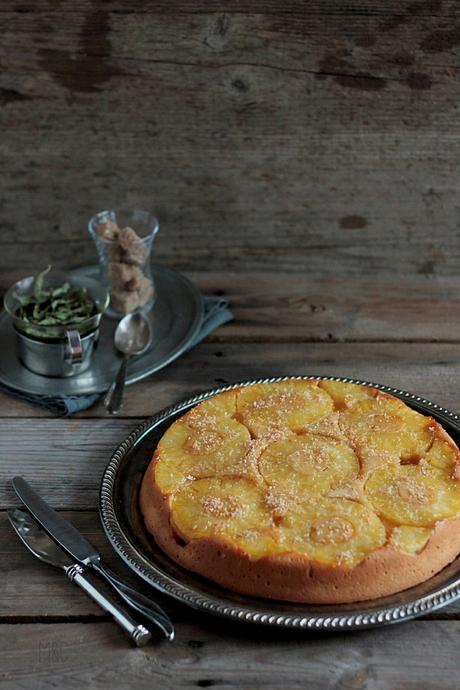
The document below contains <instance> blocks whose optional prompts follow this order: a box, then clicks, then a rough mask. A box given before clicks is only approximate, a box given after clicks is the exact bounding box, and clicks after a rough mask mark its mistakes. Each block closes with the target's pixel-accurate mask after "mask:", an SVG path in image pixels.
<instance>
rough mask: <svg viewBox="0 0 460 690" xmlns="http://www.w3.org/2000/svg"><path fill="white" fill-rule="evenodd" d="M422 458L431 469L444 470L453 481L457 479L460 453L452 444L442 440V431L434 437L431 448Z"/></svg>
mask: <svg viewBox="0 0 460 690" xmlns="http://www.w3.org/2000/svg"><path fill="white" fill-rule="evenodd" d="M441 434H442V435H441ZM423 458H424V459H425V460H427V461H428V462H429V463H430V465H432V466H433V467H437V468H438V469H440V470H444V471H446V472H448V473H450V474H451V476H453V477H454V478H455V479H459V477H457V476H456V475H457V473H458V467H459V465H460V451H459V449H458V448H456V447H455V446H454V445H453V443H452V442H449V441H447V440H446V439H445V438H443V430H441V433H440V434H439V435H438V436H436V438H435V439H434V441H433V444H432V446H431V448H429V449H428V450H427V451H426V453H424V455H423Z"/></svg>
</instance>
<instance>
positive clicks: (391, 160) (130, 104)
mask: <svg viewBox="0 0 460 690" xmlns="http://www.w3.org/2000/svg"><path fill="white" fill-rule="evenodd" d="M332 5H333V3H329V4H328V7H329V10H325V12H326V14H324V15H321V14H318V12H320V11H321V8H320V4H319V3H316V4H315V5H314V8H316V13H315V11H313V12H311V13H310V11H309V8H304V9H302V10H300V9H297V11H296V12H294V11H293V7H294V6H293V5H290V6H289V7H288V10H287V11H288V12H289V11H291V12H292V14H290V15H286V16H277V15H276V14H270V13H268V14H264V13H262V12H260V11H259V12H256V13H252V14H249V13H248V9H247V8H244V9H245V11H244V12H241V13H239V14H233V13H229V14H216V13H215V12H214V11H212V12H210V13H204V14H203V13H199V14H193V13H190V14H183V13H179V14H172V13H171V14H169V15H166V14H158V15H155V20H154V21H150V22H149V21H146V20H145V16H144V14H142V13H141V14H139V15H136V14H133V13H132V11H131V10H130V7H131V5H130V4H129V3H127V2H123V3H122V2H119V3H116V4H114V5H109V8H108V9H109V11H106V9H104V10H102V9H100V8H97V9H94V6H93V5H91V6H90V5H88V4H86V3H83V4H81V5H80V6H79V7H77V11H76V12H73V14H72V13H71V14H69V12H71V10H72V8H73V7H74V3H71V2H70V1H67V2H64V3H60V5H59V8H58V10H57V11H54V12H50V13H49V14H47V13H46V12H42V13H41V14H39V15H36V14H35V13H34V12H33V11H32V12H11V13H10V14H8V13H2V20H3V22H4V24H5V30H4V31H3V33H2V36H3V41H2V46H1V47H0V59H1V61H2V65H3V69H2V76H1V80H0V88H1V89H2V90H1V91H0V100H1V102H2V104H3V106H4V107H2V109H1V119H2V126H3V128H4V129H5V130H8V131H9V132H10V136H8V137H4V138H3V139H2V143H1V148H0V151H1V154H2V157H3V161H4V165H3V169H4V170H5V171H7V174H5V175H4V177H3V179H2V189H3V196H4V199H5V203H4V204H3V206H2V209H1V213H0V223H1V227H2V253H1V255H0V267H3V268H6V267H9V266H11V265H13V264H15V263H16V264H17V263H18V262H20V263H21V264H22V265H24V266H26V265H27V266H32V265H35V264H36V262H37V259H40V261H42V262H46V261H48V260H51V261H52V262H53V263H59V264H61V265H63V266H65V265H67V266H70V265H76V264H78V263H81V262H86V261H90V260H92V259H93V257H94V251H93V248H92V246H91V244H90V241H89V240H87V239H85V238H86V230H85V224H86V221H87V219H88V217H89V215H90V214H91V213H92V212H93V211H94V210H97V209H99V208H101V207H105V206H106V205H111V204H113V203H114V200H117V201H118V200H120V201H121V200H123V203H124V204H125V205H128V206H129V205H132V204H148V205H150V204H151V203H152V199H153V200H154V204H155V207H156V208H157V210H158V213H159V215H160V218H161V221H162V224H163V226H164V233H163V234H162V236H161V237H160V239H159V241H158V244H157V256H158V257H159V258H160V259H161V260H163V261H167V262H168V263H170V264H171V265H175V266H177V267H179V268H185V267H187V268H190V266H191V265H192V264H193V265H194V266H195V267H196V268H197V269H199V268H203V269H205V268H214V269H216V270H221V269H222V268H227V269H228V268H232V269H234V270H236V271H240V270H258V269H259V270H260V268H261V267H265V268H266V269H268V270H273V271H277V270H280V269H281V268H284V269H285V270H289V271H295V270H304V271H308V273H309V274H310V275H312V276H314V275H316V276H318V275H324V274H327V275H335V274H336V273H337V272H339V273H342V274H344V273H345V274H352V275H360V274H363V273H364V274H366V275H367V276H370V275H374V274H375V273H376V272H378V271H383V272H386V273H389V272H393V271H394V272H396V273H397V274H399V273H404V272H407V271H409V272H411V273H417V272H421V273H424V272H425V273H426V272H432V273H433V272H434V273H440V274H449V275H452V276H455V275H456V274H457V271H458V259H459V246H458V242H457V236H456V230H455V229H456V227H457V224H458V217H457V216H458V214H457V202H456V199H457V189H458V164H457V163H458V146H457V140H458V117H457V111H456V108H457V103H458V97H459V93H460V85H459V82H458V79H457V71H458V66H459V65H458V58H457V56H456V54H455V47H456V45H457V43H458V41H459V37H458V29H457V28H456V25H455V24H453V23H452V17H453V14H452V13H454V14H455V16H457V13H458V12H457V10H456V9H455V4H454V3H452V2H444V3H441V2H440V3H436V2H435V3H433V2H429V3H427V4H426V8H425V9H424V8H423V7H420V5H421V3H414V2H411V3H403V4H402V6H401V7H399V6H397V3H393V2H391V3H384V5H383V6H382V8H381V9H380V10H378V9H377V10H375V9H373V8H374V5H375V3H372V2H370V1H369V2H367V3H366V2H360V3H357V4H355V3H346V4H345V5H343V9H341V10H340V12H339V13H338V14H337V15H334V12H333V10H332V9H331V8H332ZM422 5H423V3H422ZM15 6H17V7H18V8H20V7H21V6H23V3H22V4H21V3H19V2H17V3H16V5H15ZM210 6H211V3H208V4H207V5H206V7H207V8H208V9H209V8H210ZM239 6H240V7H241V5H239ZM274 6H275V4H274V3H271V5H270V7H274ZM182 7H185V5H182ZM201 7H202V8H204V7H205V4H203V5H201ZM41 8H42V9H44V8H45V3H42V5H41ZM111 8H113V9H114V11H113V12H110V9H111ZM259 8H260V6H259ZM289 8H290V9H289ZM116 9H118V12H117V11H115V10H116ZM123 9H128V10H130V12H129V13H128V14H124V12H123V11H122V10H123ZM212 9H213V10H214V9H215V8H214V7H213V8H212ZM48 10H49V8H48ZM282 11H284V10H282ZM269 12H270V9H269ZM328 12H331V14H328ZM342 12H345V13H349V14H347V21H345V22H344V21H343V14H342ZM388 12H394V13H395V14H394V15H389V14H388ZM70 17H71V20H70ZM149 148H151V150H152V152H154V155H151V156H146V155H145V153H146V149H147V151H148V149H149ZM23 151H27V152H28V155H27V156H24V155H18V153H20V152H23ZM82 171H83V174H82ZM350 171H353V174H350ZM69 190H72V193H71V194H70V193H69ZM31 228H33V231H31ZM434 228H435V231H434ZM19 243H22V251H21V256H20V258H19V257H18V254H17V246H18V244H19Z"/></svg>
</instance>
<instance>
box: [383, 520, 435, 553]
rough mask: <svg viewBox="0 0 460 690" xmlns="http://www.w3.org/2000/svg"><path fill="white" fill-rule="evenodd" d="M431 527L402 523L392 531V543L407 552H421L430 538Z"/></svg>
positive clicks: (396, 547)
mask: <svg viewBox="0 0 460 690" xmlns="http://www.w3.org/2000/svg"><path fill="white" fill-rule="evenodd" d="M430 534H431V529H430V528H429V527H412V526H411V525H400V526H399V527H395V528H394V530H393V531H392V533H391V538H390V545H391V546H393V547H394V548H395V549H398V550H399V551H405V552H406V553H419V552H420V551H421V550H422V549H423V547H424V546H425V545H426V543H427V541H428V539H429V538H430Z"/></svg>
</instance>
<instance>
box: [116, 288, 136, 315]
mask: <svg viewBox="0 0 460 690" xmlns="http://www.w3.org/2000/svg"><path fill="white" fill-rule="evenodd" d="M110 299H111V304H112V307H113V308H114V309H115V311H118V312H120V313H121V314H129V313H130V312H131V311H134V310H135V309H137V308H138V306H139V294H138V293H137V292H135V291H133V292H129V291H127V290H112V292H111V293H110Z"/></svg>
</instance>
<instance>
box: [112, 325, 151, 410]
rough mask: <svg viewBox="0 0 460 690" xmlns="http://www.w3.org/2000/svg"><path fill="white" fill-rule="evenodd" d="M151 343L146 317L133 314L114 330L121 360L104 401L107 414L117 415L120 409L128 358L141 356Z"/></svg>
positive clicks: (149, 328) (149, 327)
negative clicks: (121, 356)
mask: <svg viewBox="0 0 460 690" xmlns="http://www.w3.org/2000/svg"><path fill="white" fill-rule="evenodd" d="M151 342H152V329H151V326H150V321H149V320H148V318H147V317H146V316H144V315H143V314H141V313H139V312H135V313H133V314H128V315H127V316H124V317H123V318H122V320H121V321H120V323H119V324H118V326H117V328H116V330H115V347H116V348H117V350H119V351H120V352H121V353H122V354H123V359H122V362H121V365H120V369H119V370H118V374H117V376H116V378H115V381H114V382H113V384H112V385H111V386H110V388H109V390H108V391H107V395H106V396H105V399H104V405H105V406H106V408H107V412H108V413H109V414H117V412H119V410H120V408H121V405H122V402H123V391H124V387H125V379H126V370H127V367H128V360H129V358H130V357H131V355H141V354H142V353H143V352H145V351H146V350H147V349H148V348H149V347H150V344H151Z"/></svg>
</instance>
